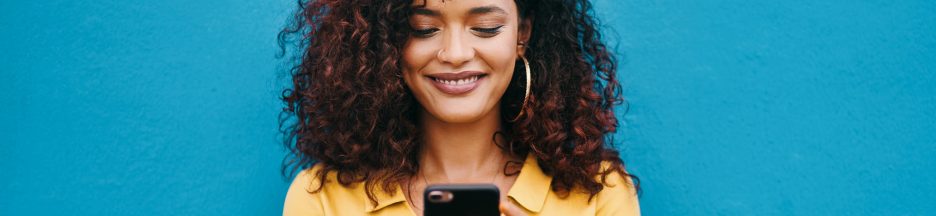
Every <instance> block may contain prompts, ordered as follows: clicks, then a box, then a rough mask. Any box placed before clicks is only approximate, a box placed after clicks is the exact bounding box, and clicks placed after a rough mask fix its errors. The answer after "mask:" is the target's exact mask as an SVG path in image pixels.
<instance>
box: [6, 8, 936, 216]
mask: <svg viewBox="0 0 936 216" xmlns="http://www.w3.org/2000/svg"><path fill="white" fill-rule="evenodd" d="M595 5H596V7H597V8H598V10H597V14H598V15H599V17H600V18H601V19H602V20H603V21H604V22H603V24H604V25H605V26H606V27H608V31H606V32H608V33H607V34H606V36H608V39H609V42H610V43H609V44H611V45H612V46H613V47H615V49H616V50H617V52H618V53H619V54H620V55H619V56H620V58H621V63H622V64H621V70H620V72H619V73H620V76H621V77H622V82H624V83H625V87H626V89H627V90H626V93H625V95H626V97H627V99H628V100H629V109H628V112H626V114H625V113H624V112H623V109H621V111H622V112H620V113H621V114H620V115H621V117H622V119H623V120H625V122H623V125H624V127H623V128H622V129H621V130H620V132H619V133H617V134H616V135H615V136H616V140H617V141H620V142H622V143H621V144H619V145H618V146H620V147H621V149H622V150H624V158H625V160H626V161H627V163H628V169H629V170H630V171H632V172H634V173H635V174H637V175H638V176H640V177H641V179H642V180H643V190H644V193H643V195H642V196H641V207H642V209H643V213H644V214H645V215H711V214H725V215H786V214H799V215H803V214H805V215H841V214H845V215H882V214H883V215H931V214H936V201H934V200H936V195H934V194H936V186H934V183H933V182H936V179H934V174H936V146H934V144H936V75H934V73H936V69H934V67H936V1H925V0H916V1H914V0H907V1H883V0H880V1H869V0H865V1H846V0H825V1H803V0H799V1H724V0H705V1H658V0H620V1H617V0H599V1H596V2H595ZM293 6H294V2H292V1H291V0H278V1H275V2H274V1H236V2H235V1H181V0H164V1H145V2H143V1H114V0H97V1H63V0H50V1H3V2H0V100H2V101H3V102H2V104H0V215H57V214H67V215H101V214H103V215H154V214H155V215H276V214H279V213H280V210H281V208H282V200H283V197H284V195H285V190H286V186H287V184H288V182H287V181H286V180H285V179H283V178H282V177H281V176H279V164H280V159H282V156H283V148H282V147H281V146H280V143H279V142H278V134H277V130H276V126H277V122H276V120H277V114H278V110H279V105H280V104H279V102H278V101H277V99H276V98H277V96H278V95H279V90H280V86H283V85H284V83H285V79H284V78H283V77H282V75H281V72H280V71H279V67H280V65H281V63H282V61H280V60H277V59H275V58H274V54H275V53H276V51H277V48H276V45H275V34H276V32H277V30H278V29H279V28H280V27H282V25H283V24H284V23H285V20H286V18H287V17H288V16H289V12H290V11H291V10H292V7H293Z"/></svg>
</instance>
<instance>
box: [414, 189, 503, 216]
mask: <svg viewBox="0 0 936 216" xmlns="http://www.w3.org/2000/svg"><path fill="white" fill-rule="evenodd" d="M499 204H500V190H498V189H497V186H494V185H493V184H445V185H430V186H429V187H427V188H426V191H425V192H424V193H423V206H424V210H423V215H425V216H437V215H460V216H498V215H500V209H499V208H498V205H499Z"/></svg>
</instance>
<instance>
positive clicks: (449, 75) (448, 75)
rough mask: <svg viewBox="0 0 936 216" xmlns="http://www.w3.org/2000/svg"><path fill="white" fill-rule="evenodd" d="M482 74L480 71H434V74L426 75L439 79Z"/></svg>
mask: <svg viewBox="0 0 936 216" xmlns="http://www.w3.org/2000/svg"><path fill="white" fill-rule="evenodd" d="M484 74H485V73H484V72H481V71H462V72H458V73H436V74H429V75H426V76H428V77H432V78H436V79H441V80H460V79H466V78H470V77H473V76H479V75H484Z"/></svg>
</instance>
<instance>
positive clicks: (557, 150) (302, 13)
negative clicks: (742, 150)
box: [277, 0, 639, 203]
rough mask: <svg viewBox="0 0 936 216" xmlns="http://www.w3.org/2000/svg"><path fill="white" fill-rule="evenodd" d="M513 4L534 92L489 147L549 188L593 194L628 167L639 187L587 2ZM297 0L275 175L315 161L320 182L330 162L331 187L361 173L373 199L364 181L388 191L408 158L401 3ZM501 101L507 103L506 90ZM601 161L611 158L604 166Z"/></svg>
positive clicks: (286, 37) (413, 127)
mask: <svg viewBox="0 0 936 216" xmlns="http://www.w3.org/2000/svg"><path fill="white" fill-rule="evenodd" d="M515 2H516V3H517V6H518V8H519V10H520V16H521V18H522V19H523V18H528V19H530V20H531V21H532V29H533V31H532V35H531V36H530V40H529V41H528V43H527V44H528V48H527V53H526V57H527V58H528V59H529V60H530V67H531V68H532V71H533V74H532V77H533V78H532V83H533V84H532V86H531V87H532V89H533V90H534V91H533V92H532V93H531V94H530V96H529V99H528V100H529V101H528V104H527V106H525V107H522V109H523V112H524V113H525V114H524V115H523V117H522V118H520V119H519V120H517V121H515V122H507V121H505V122H504V125H505V127H504V128H506V130H507V131H504V132H503V135H504V136H506V137H509V139H508V140H509V143H510V144H509V145H500V144H498V146H499V147H500V148H501V149H502V150H504V151H505V152H508V153H510V154H514V155H526V154H532V155H533V156H535V157H536V160H537V163H538V165H539V166H540V167H541V168H542V170H543V171H544V173H546V174H548V175H551V176H552V177H553V180H552V184H551V189H552V190H553V191H555V192H557V193H559V194H564V195H563V196H565V195H567V194H568V192H570V191H571V190H573V188H575V187H581V188H582V189H584V190H585V191H587V192H588V193H590V194H591V197H594V195H595V194H597V193H598V192H599V191H601V190H602V189H603V188H604V185H605V184H604V183H605V182H604V181H605V178H606V177H607V175H608V174H610V173H612V172H617V173H619V174H621V175H622V176H630V177H631V178H632V179H633V183H634V187H635V188H637V189H638V190H639V181H638V180H637V178H636V177H635V176H633V175H630V174H628V173H626V172H625V171H624V163H623V161H622V160H621V159H620V156H619V153H618V151H616V150H615V149H614V147H613V143H612V141H611V138H610V136H609V135H610V134H612V133H613V132H615V130H616V128H617V127H618V120H617V118H616V117H615V115H614V112H613V110H612V108H613V106H615V105H619V104H621V103H623V102H624V100H623V97H622V96H621V86H620V84H619V83H618V81H617V80H616V77H615V76H616V75H615V71H616V69H617V68H616V63H615V58H614V56H613V55H612V54H611V53H610V52H609V51H608V48H607V47H606V46H605V44H603V42H602V36H601V33H600V32H599V30H598V29H597V21H596V19H595V18H594V17H593V15H592V13H593V11H592V7H591V4H590V3H589V2H588V1H587V0H539V1H535V3H534V1H533V0H515ZM298 5H299V9H298V10H297V12H296V13H295V14H294V17H293V18H292V22H291V23H290V24H289V25H288V26H287V27H286V28H284V29H283V30H282V31H281V32H280V33H279V35H278V38H277V40H278V42H279V45H280V48H281V51H284V52H281V53H280V57H283V56H284V55H285V50H286V49H287V48H290V47H295V48H298V51H297V53H295V54H294V56H293V58H294V60H295V61H296V62H295V63H296V64H294V66H293V67H291V68H290V70H289V76H291V79H292V85H291V87H289V88H287V89H286V90H284V91H283V94H282V100H283V101H284V103H285V107H284V108H283V112H282V113H281V117H280V130H281V131H282V132H283V133H284V145H285V146H286V147H287V149H288V150H289V153H288V154H287V156H286V158H285V159H284V161H283V174H284V175H285V176H287V177H289V176H292V175H294V174H295V173H296V171H297V170H301V169H307V168H310V167H312V166H313V165H315V164H318V163H320V164H321V167H322V169H320V170H319V173H316V175H317V177H318V178H320V180H321V181H322V182H324V181H325V176H326V175H324V174H325V173H328V172H336V173H337V180H338V182H339V183H340V184H342V185H346V186H347V185H350V184H354V183H361V182H363V183H365V189H366V191H367V195H368V197H369V198H370V199H371V201H372V202H375V203H376V200H375V198H374V190H378V189H379V190H383V191H384V192H387V193H393V192H394V191H395V186H397V185H399V184H400V183H401V182H403V181H405V180H406V179H408V178H410V177H411V176H413V175H415V174H416V173H417V170H418V167H419V162H418V152H419V150H420V148H421V146H422V145H421V143H420V142H421V141H420V139H419V137H420V136H421V132H420V129H419V126H418V118H419V115H418V112H419V107H420V104H419V103H418V102H417V101H416V100H415V98H414V96H413V95H412V93H411V92H410V90H409V89H408V88H407V86H406V84H405V83H404V81H403V78H402V68H401V64H400V63H401V61H400V58H401V56H402V54H403V53H402V47H403V45H404V43H405V42H406V40H407V39H408V37H409V35H410V34H411V31H412V29H410V28H411V27H410V26H409V24H408V20H407V19H408V17H409V16H410V15H411V11H412V10H411V7H412V6H411V5H410V2H408V1H382V0H298ZM517 68H518V69H519V68H522V65H521V66H520V67H517ZM523 73H524V72H522V71H521V72H519V73H518V72H515V73H514V74H523ZM514 80H518V79H514ZM514 84H516V83H511V86H513V87H509V88H508V90H507V91H508V93H510V92H512V90H513V89H511V88H517V87H516V86H515V85H514ZM520 88H521V89H522V88H523V87H520ZM521 91H522V90H521ZM521 99H522V98H521ZM502 100H505V101H502V104H516V102H511V101H506V100H515V99H512V98H511V97H508V96H506V95H505V97H504V98H503V99H502ZM514 113H516V112H514ZM602 162H609V163H610V164H611V166H610V168H609V169H603V168H602V165H601V163H602ZM596 177H598V178H596ZM320 189H321V187H319V190H320Z"/></svg>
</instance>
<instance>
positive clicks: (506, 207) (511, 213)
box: [500, 202, 527, 216]
mask: <svg viewBox="0 0 936 216" xmlns="http://www.w3.org/2000/svg"><path fill="white" fill-rule="evenodd" d="M500 211H501V215H503V216H526V215H527V214H526V213H525V212H523V210H520V208H517V206H516V205H514V204H513V203H510V202H501V204H500Z"/></svg>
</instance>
